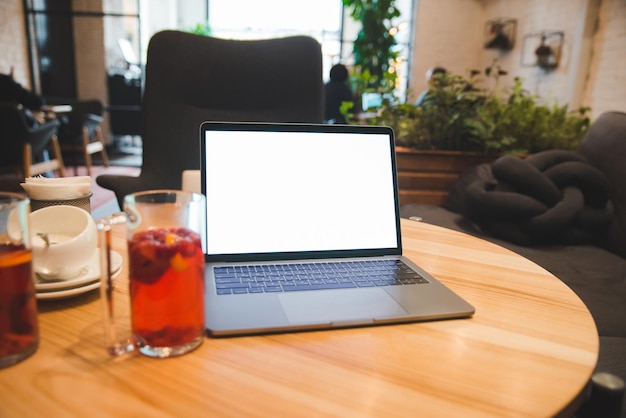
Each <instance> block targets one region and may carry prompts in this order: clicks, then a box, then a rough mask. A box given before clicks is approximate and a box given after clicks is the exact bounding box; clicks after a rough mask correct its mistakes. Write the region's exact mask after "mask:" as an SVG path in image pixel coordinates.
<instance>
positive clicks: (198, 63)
mask: <svg viewBox="0 0 626 418" xmlns="http://www.w3.org/2000/svg"><path fill="white" fill-rule="evenodd" d="M323 111H324V109H323V83H322V56H321V47H320V45H319V43H318V42H317V41H315V40H314V39H312V38H309V37H304V36H295V37H288V38H280V39H266V40H251V41H238V40H225V39H217V38H211V37H205V36H200V35H194V34H189V33H184V32H177V31H164V32H159V33H157V34H156V35H154V36H153V37H152V39H151V41H150V45H149V46H148V60H147V65H146V84H145V90H144V96H143V102H142V143H143V165H142V169H141V174H140V175H139V176H138V177H129V176H115V175H101V176H98V178H97V179H96V181H97V183H98V184H99V185H100V186H102V187H104V188H106V189H110V190H113V191H115V194H116V196H117V200H118V202H119V204H120V207H121V206H122V200H123V197H124V196H125V195H126V194H129V193H133V192H136V191H140V190H148V189H155V188H169V189H180V188H181V174H182V171H183V170H197V169H199V167H200V144H199V127H200V124H201V123H202V122H203V121H260V122H309V123H322V121H323V118H324V112H323Z"/></svg>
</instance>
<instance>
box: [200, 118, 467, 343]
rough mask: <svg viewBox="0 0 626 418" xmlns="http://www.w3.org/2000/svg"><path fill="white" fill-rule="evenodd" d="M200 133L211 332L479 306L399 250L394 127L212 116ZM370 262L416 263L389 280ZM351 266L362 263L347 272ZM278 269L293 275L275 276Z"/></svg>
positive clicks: (434, 314) (356, 321) (360, 322)
mask: <svg viewBox="0 0 626 418" xmlns="http://www.w3.org/2000/svg"><path fill="white" fill-rule="evenodd" d="M200 137H201V141H200V142H201V147H200V148H201V157H202V161H201V189H202V193H203V194H205V196H206V201H207V211H206V225H207V230H206V261H207V269H206V300H205V301H206V304H205V309H206V327H207V331H208V333H209V334H210V335H213V336H226V335H245V334H257V333H271V332H284V331H296V330H309V329H329V328H336V327H339V328H340V327H351V326H365V325H376V324H390V323H402V322H413V321H425V320H436V319H448V318H461V317H469V316H471V315H473V313H474V308H473V307H472V306H471V305H469V304H468V303H467V302H466V301H464V300H463V299H461V298H460V297H459V296H458V295H456V294H455V293H453V292H452V291H451V290H450V289H448V288H447V287H445V286H444V285H443V284H441V283H440V282H439V281H437V280H436V279H435V278H434V277H432V276H430V275H429V274H428V273H427V272H425V271H424V270H422V269H421V268H419V267H418V266H416V265H415V264H414V263H412V262H411V261H410V260H408V259H407V258H405V257H403V256H402V242H401V236H400V218H399V203H398V191H397V179H396V165H395V150H394V139H393V132H392V130H391V129H389V128H386V127H373V126H356V125H350V126H347V125H310V124H267V123H220V122H205V123H204V124H202V126H201V128H200ZM373 260H376V261H373ZM376 263H377V264H376ZM373 265H374V266H378V265H381V266H385V265H387V266H388V265H391V266H393V268H402V269H405V267H404V265H408V266H409V267H410V268H411V269H412V270H414V271H411V272H406V271H405V270H403V271H404V272H403V273H402V276H403V277H404V276H406V277H409V278H410V279H411V280H405V281H404V282H403V283H401V284H399V283H397V282H393V283H392V282H388V281H385V280H386V279H384V278H383V279H381V276H380V275H379V274H378V267H372V266H373ZM320 266H324V268H328V267H329V266H333V267H332V268H334V269H339V273H338V277H331V275H330V274H329V273H328V272H323V273H321V272H320V270H318V269H319V268H321V267H320ZM337 266H338V267H337ZM353 266H361V267H360V268H361V269H362V270H358V271H356V273H355V274H351V272H352V271H353ZM363 266H364V267H363ZM384 268H386V267H384ZM384 268H383V269H384ZM283 270H289V271H290V273H288V277H287V278H284V277H282V278H280V277H278V278H277V277H276V273H277V271H280V273H281V274H283ZM294 270H295V273H293V271H294ZM262 274H267V275H269V276H272V277H271V278H270V279H268V278H267V277H265V278H263V279H261V278H260V276H261V275H262ZM381 274H382V273H381ZM350 275H353V276H355V277H356V278H355V279H354V280H356V282H355V283H356V284H355V285H350V283H349V279H347V278H346V277H347V276H350ZM235 276H238V278H237V277H235ZM239 276H242V277H243V278H242V277H239ZM369 276H373V277H374V279H373V280H371V281H367V280H369ZM415 277H420V278H421V279H418V280H413V279H414V278H415ZM366 279H367V280H366ZM326 282H328V283H329V284H328V286H330V287H331V288H330V289H325V288H324V287H325V286H327V284H326ZM267 283H269V284H267ZM264 286H265V287H264Z"/></svg>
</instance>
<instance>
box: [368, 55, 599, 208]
mask: <svg viewBox="0 0 626 418" xmlns="http://www.w3.org/2000/svg"><path fill="white" fill-rule="evenodd" d="M485 73H486V74H487V76H488V77H491V78H493V81H494V83H493V86H494V87H493V88H491V89H484V88H480V87H478V86H479V85H480V81H482V80H480V79H479V75H480V72H479V71H471V72H470V74H469V76H468V77H467V78H465V77H462V76H459V75H454V74H449V73H446V74H438V75H436V76H435V81H434V82H433V84H432V86H431V88H430V90H429V91H428V93H427V95H426V99H425V100H424V103H423V104H422V105H421V106H418V107H416V106H413V105H410V104H395V105H394V104H390V103H386V104H385V105H384V106H383V108H382V109H381V111H380V112H379V114H378V116H377V117H375V118H373V119H371V120H370V121H369V123H372V124H381V125H387V126H391V127H392V128H394V131H395V135H396V145H397V156H398V175H399V187H400V195H401V203H431V204H442V203H443V202H444V201H445V196H446V194H447V190H449V188H450V187H451V186H452V185H453V184H454V182H455V181H456V179H457V178H458V176H459V174H460V173H461V172H463V171H465V170H466V169H467V168H469V167H472V166H475V165H477V164H480V163H482V162H489V161H493V160H494V159H496V158H497V157H499V156H500V155H502V154H504V153H515V154H528V153H536V152H540V151H544V150H548V149H557V148H558V149H574V148H576V147H577V146H578V143H579V142H580V140H581V139H582V137H583V135H584V133H585V132H586V129H587V127H588V126H589V122H590V121H589V118H588V117H587V113H588V111H589V108H581V109H579V110H577V111H575V112H569V110H568V106H567V105H563V106H561V105H558V104H556V103H555V104H546V103H542V102H541V100H540V99H539V98H538V97H537V96H534V95H531V94H529V93H528V92H527V91H526V90H524V89H523V87H522V81H521V80H520V79H519V78H515V79H514V82H513V84H512V86H509V87H505V88H503V89H499V88H498V86H499V81H500V80H499V78H500V76H502V75H504V74H506V73H505V72H504V71H502V70H501V69H500V68H499V66H497V64H496V63H494V64H493V65H492V66H490V67H488V68H487V69H486V71H485Z"/></svg>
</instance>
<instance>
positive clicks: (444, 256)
mask: <svg viewBox="0 0 626 418" xmlns="http://www.w3.org/2000/svg"><path fill="white" fill-rule="evenodd" d="M402 230H403V234H404V235H403V240H404V248H405V253H406V255H407V256H408V257H409V258H411V259H413V260H414V261H415V262H417V263H418V264H420V265H421V266H423V267H424V268H425V269H426V270H428V271H430V272H431V273H432V274H433V275H435V276H436V277H438V278H439V279H440V280H441V281H442V282H444V283H445V284H446V285H448V286H449V287H450V288H452V289H453V290H454V291H456V292H457V293H459V294H460V295H461V296H463V297H464V298H465V299H466V300H467V301H468V302H470V303H471V304H473V305H474V306H475V307H476V314H475V316H474V317H473V318H471V319H461V320H449V321H438V322H428V323H416V324H404V325H395V326H381V327H368V328H358V329H348V330H334V331H319V332H317V331H316V332H303V333H292V334H282V335H269V336H256V337H240V338H224V339H206V340H205V341H204V344H203V345H202V346H201V347H200V348H199V349H198V350H196V351H194V352H192V353H190V354H187V355H185V356H182V357H178V358H171V359H165V360H158V359H150V358H146V357H142V356H140V355H131V356H129V357H126V358H122V359H117V360H114V359H111V358H109V357H107V355H106V354H105V350H104V348H103V347H102V345H101V343H102V330H101V322H100V320H101V306H100V303H99V302H100V301H99V293H98V292H97V291H93V292H90V293H87V294H84V295H81V296H78V297H75V298H72V299H66V300H59V301H46V302H44V301H41V302H40V304H39V309H40V333H41V345H40V347H39V350H38V351H37V353H36V354H35V355H34V356H33V357H31V358H29V359H27V360H26V361H24V362H22V363H20V364H18V365H16V366H13V367H10V368H8V369H4V370H0V416H2V417H29V416H34V417H39V416H54V417H60V416H81V417H82V416H85V417H87V416H89V417H97V416H112V417H126V416H133V417H199V416H202V417H206V416H220V417H223V416H244V417H248V416H263V417H277V416H286V417H287V416H288V417H301V416H324V417H326V416H339V417H351V416H384V417H392V416H398V417H413V416H419V417H453V416H454V417H473V416H495V417H503V416H553V415H556V414H559V413H564V414H571V412H572V411H573V410H575V408H576V406H577V404H578V402H579V400H580V397H579V395H580V394H581V392H582V391H583V389H584V387H585V385H586V383H587V381H588V379H589V378H590V376H591V374H592V372H593V369H594V367H595V364H596V360H597V355H598V336H597V332H596V328H595V325H594V322H593V319H592V317H591V315H590V314H589V311H588V310H587V309H586V308H585V306H584V305H583V303H582V302H581V301H580V300H579V299H578V297H577V296H576V295H575V294H574V293H573V292H572V291H571V290H570V289H569V288H567V287H566V286H565V285H564V284H563V283H562V282H561V281H560V280H558V279H557V278H555V277H554V276H553V275H551V274H550V273H548V272H546V271H545V270H543V269H542V268H540V267H538V266H537V265H535V264H533V263H532V262H530V261H528V260H526V259H524V258H522V257H520V256H518V255H516V254H514V253H512V252H509V251H508V250H506V249H503V248H501V247H498V246H496V245H493V244H490V243H488V242H486V241H482V240H479V239H477V238H473V237H470V236H468V235H464V234H460V233H457V232H454V231H450V230H447V229H443V228H439V227H436V226H432V225H428V224H424V223H418V222H414V221H408V220H403V221H402ZM122 244H123V238H122V237H116V239H115V244H114V245H116V246H120V245H122ZM124 268H125V269H126V267H124ZM125 271H126V270H125ZM117 280H118V281H119V282H120V283H125V282H126V277H125V273H123V274H122V276H120V277H119V278H118V279H117ZM119 293H120V294H121V293H125V292H122V291H121V290H120V291H119ZM119 299H120V298H119V297H118V300H119Z"/></svg>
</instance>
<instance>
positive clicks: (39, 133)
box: [0, 103, 59, 167]
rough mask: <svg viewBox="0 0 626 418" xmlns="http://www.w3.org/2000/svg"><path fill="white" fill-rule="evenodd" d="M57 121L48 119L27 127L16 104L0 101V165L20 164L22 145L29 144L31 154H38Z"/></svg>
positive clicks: (46, 144)
mask: <svg viewBox="0 0 626 418" xmlns="http://www.w3.org/2000/svg"><path fill="white" fill-rule="evenodd" d="M58 127H59V122H58V121H56V120H51V121H48V122H46V123H44V124H42V125H39V126H35V127H29V126H28V123H27V122H26V118H25V117H24V114H23V112H22V110H20V109H19V108H18V107H17V105H14V104H9V103H0V147H2V152H1V153H0V165H3V166H12V167H14V166H20V165H21V164H22V163H23V160H24V145H25V144H29V145H30V149H31V150H32V155H39V154H40V153H41V152H42V151H43V150H44V149H46V148H47V147H48V145H49V144H50V140H51V139H52V137H53V136H54V135H55V134H56V132H57V129H58Z"/></svg>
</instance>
